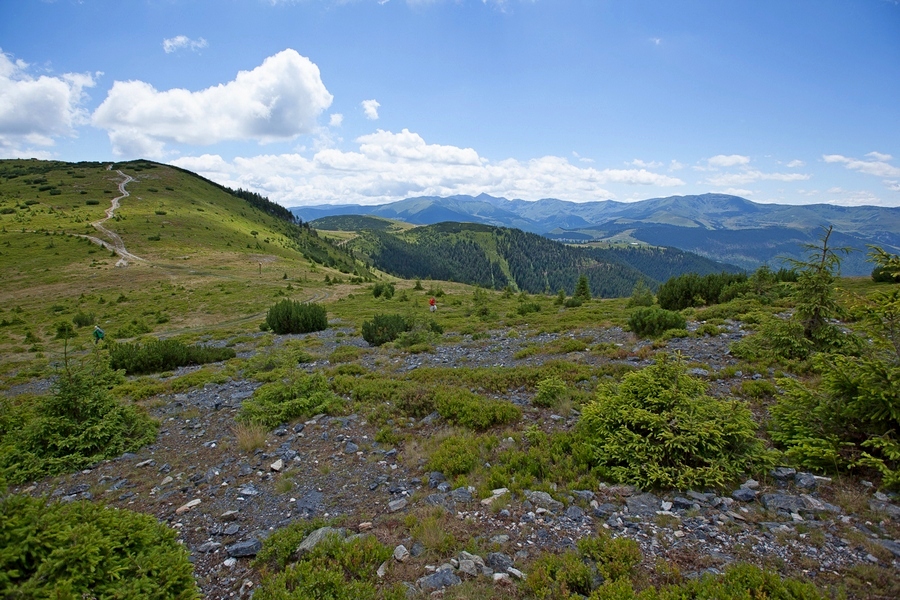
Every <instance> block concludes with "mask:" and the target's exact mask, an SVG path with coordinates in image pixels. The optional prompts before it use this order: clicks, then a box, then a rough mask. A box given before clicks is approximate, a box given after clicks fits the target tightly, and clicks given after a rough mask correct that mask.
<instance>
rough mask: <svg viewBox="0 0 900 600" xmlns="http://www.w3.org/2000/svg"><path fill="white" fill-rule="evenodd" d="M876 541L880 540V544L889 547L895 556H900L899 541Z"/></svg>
mask: <svg viewBox="0 0 900 600" xmlns="http://www.w3.org/2000/svg"><path fill="white" fill-rule="evenodd" d="M875 541H876V542H878V543H879V544H881V545H882V546H884V547H885V548H887V549H888V550H890V551H891V553H892V554H893V555H894V556H896V557H897V558H900V544H898V543H897V542H894V541H892V540H875Z"/></svg>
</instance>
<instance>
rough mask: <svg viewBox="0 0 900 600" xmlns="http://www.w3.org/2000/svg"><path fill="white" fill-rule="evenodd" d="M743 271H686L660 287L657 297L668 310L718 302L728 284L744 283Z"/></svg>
mask: <svg viewBox="0 0 900 600" xmlns="http://www.w3.org/2000/svg"><path fill="white" fill-rule="evenodd" d="M746 281H747V276H746V275H744V274H743V273H710V274H709V275H698V274H697V273H686V274H684V275H678V276H676V277H672V278H671V279H669V280H668V281H666V282H665V283H664V284H662V285H661V286H660V287H659V291H658V292H657V295H656V298H657V300H658V301H659V305H660V307H662V308H665V309H667V310H683V309H685V308H688V307H690V306H704V305H709V304H718V303H719V302H720V301H721V298H720V297H721V295H722V292H723V290H725V289H726V288H727V287H728V286H733V285H735V284H739V283H744V282H746Z"/></svg>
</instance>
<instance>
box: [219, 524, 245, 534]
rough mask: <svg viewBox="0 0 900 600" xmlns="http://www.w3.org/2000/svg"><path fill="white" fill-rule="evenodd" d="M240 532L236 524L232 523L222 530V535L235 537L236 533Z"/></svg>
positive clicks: (239, 527)
mask: <svg viewBox="0 0 900 600" xmlns="http://www.w3.org/2000/svg"><path fill="white" fill-rule="evenodd" d="M240 530H241V526H240V525H238V524H237V523H232V524H231V525H229V526H228V527H226V528H225V529H223V530H222V535H237V532H238V531H240Z"/></svg>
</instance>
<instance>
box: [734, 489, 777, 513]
mask: <svg viewBox="0 0 900 600" xmlns="http://www.w3.org/2000/svg"><path fill="white" fill-rule="evenodd" d="M731 497H732V498H734V499H735V500H737V501H738V502H753V501H754V500H756V490H751V489H750V488H745V487H742V488H738V489H736V490H734V491H733V492H731ZM767 508H768V507H767Z"/></svg>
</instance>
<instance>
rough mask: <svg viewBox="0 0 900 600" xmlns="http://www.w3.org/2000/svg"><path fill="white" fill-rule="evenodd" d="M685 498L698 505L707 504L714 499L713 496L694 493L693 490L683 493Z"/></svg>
mask: <svg viewBox="0 0 900 600" xmlns="http://www.w3.org/2000/svg"><path fill="white" fill-rule="evenodd" d="M685 496H687V497H688V498H690V499H691V500H696V501H697V502H699V503H700V504H705V503H707V502H711V501H712V499H713V498H715V497H716V495H715V494H706V493H703V492H695V491H694V490H689V491H687V492H686V493H685Z"/></svg>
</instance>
